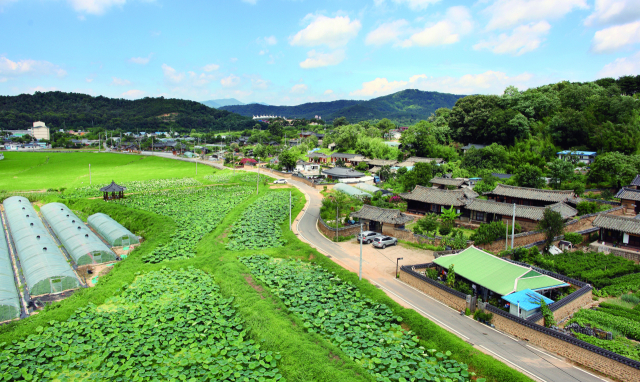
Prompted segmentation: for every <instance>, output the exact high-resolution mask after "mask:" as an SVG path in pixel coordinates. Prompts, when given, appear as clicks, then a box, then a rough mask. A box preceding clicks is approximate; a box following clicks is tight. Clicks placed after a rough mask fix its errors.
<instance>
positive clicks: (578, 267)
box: [535, 251, 640, 289]
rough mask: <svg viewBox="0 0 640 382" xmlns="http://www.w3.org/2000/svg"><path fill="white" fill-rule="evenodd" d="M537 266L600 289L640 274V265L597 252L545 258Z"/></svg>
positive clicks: (569, 253) (567, 253) (565, 254)
mask: <svg viewBox="0 0 640 382" xmlns="http://www.w3.org/2000/svg"><path fill="white" fill-rule="evenodd" d="M535 265H538V266H540V267H541V268H544V269H547V270H550V271H553V272H557V273H560V274H563V275H565V276H569V277H572V278H575V279H578V280H582V281H584V282H587V283H589V284H591V285H593V286H594V287H596V288H598V289H600V288H603V287H606V286H607V285H611V284H612V283H614V282H615V280H616V277H620V276H624V275H627V274H630V273H635V272H640V265H636V264H635V263H634V262H633V261H631V260H627V259H625V258H622V257H619V256H614V255H603V254H601V253H597V252H580V251H579V252H565V253H562V254H560V255H557V256H544V257H541V258H540V260H538V261H536V264H535Z"/></svg>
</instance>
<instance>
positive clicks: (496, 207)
mask: <svg viewBox="0 0 640 382" xmlns="http://www.w3.org/2000/svg"><path fill="white" fill-rule="evenodd" d="M465 208H466V209H468V210H471V211H478V212H486V213H490V214H499V215H507V216H512V215H513V204H511V203H500V202H494V201H492V200H481V199H474V200H472V201H470V202H469V203H467V205H466V206H465ZM547 208H550V209H551V210H553V211H556V212H559V213H560V215H562V218H563V219H569V218H572V217H574V216H576V215H578V211H577V210H576V209H575V208H573V207H571V206H568V205H566V204H564V203H562V202H560V203H556V204H552V205H550V206H549V207H534V206H523V205H520V204H516V217H518V218H523V219H531V220H535V221H540V220H542V216H543V214H544V210H545V209H547Z"/></svg>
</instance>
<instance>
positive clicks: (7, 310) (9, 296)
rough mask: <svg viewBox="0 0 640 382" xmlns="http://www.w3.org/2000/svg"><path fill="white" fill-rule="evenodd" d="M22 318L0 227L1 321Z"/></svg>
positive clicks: (5, 243)
mask: <svg viewBox="0 0 640 382" xmlns="http://www.w3.org/2000/svg"><path fill="white" fill-rule="evenodd" d="M19 317H20V296H19V295H18V289H17V288H16V280H15V278H14V276H13V267H12V266H11V258H10V257H9V248H8V246H7V239H6V238H5V235H4V229H3V228H2V226H1V225H0V321H7V320H13V319H14V318H19Z"/></svg>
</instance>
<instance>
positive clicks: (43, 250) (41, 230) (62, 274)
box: [2, 196, 79, 295]
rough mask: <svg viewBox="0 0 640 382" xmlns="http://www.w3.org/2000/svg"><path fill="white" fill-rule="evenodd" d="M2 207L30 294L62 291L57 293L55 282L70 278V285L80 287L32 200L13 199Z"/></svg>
mask: <svg viewBox="0 0 640 382" xmlns="http://www.w3.org/2000/svg"><path fill="white" fill-rule="evenodd" d="M2 204H3V205H4V209H5V212H6V214H7V222H8V226H9V228H10V230H11V237H12V238H13V242H14V243H15V247H16V250H17V252H18V258H19V259H20V267H21V268H22V272H23V274H24V278H25V279H26V282H27V287H28V288H29V291H30V293H31V294H32V295H35V294H44V293H51V292H54V291H56V292H57V291H61V290H54V287H53V285H52V284H51V280H52V279H60V278H69V279H72V281H71V282H67V283H66V285H69V284H73V286H72V287H77V286H79V281H78V277H77V276H76V274H75V272H74V271H73V269H71V266H70V265H69V263H68V262H67V259H66V257H65V256H64V254H63V253H62V251H60V248H58V245H57V243H56V242H55V241H54V240H53V238H52V237H51V235H50V234H49V231H47V229H46V228H45V227H44V224H42V221H41V220H40V218H38V215H37V214H36V211H35V210H34V209H33V207H32V206H31V203H30V202H29V200H28V199H26V198H24V197H21V196H12V197H10V198H8V199H5V201H4V202H3V203H2ZM41 283H42V284H41ZM38 284H41V285H38ZM66 289H69V288H66ZM40 292H42V293H40Z"/></svg>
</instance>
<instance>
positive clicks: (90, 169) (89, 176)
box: [89, 163, 91, 186]
mask: <svg viewBox="0 0 640 382" xmlns="http://www.w3.org/2000/svg"><path fill="white" fill-rule="evenodd" d="M89 186H91V163H89Z"/></svg>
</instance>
